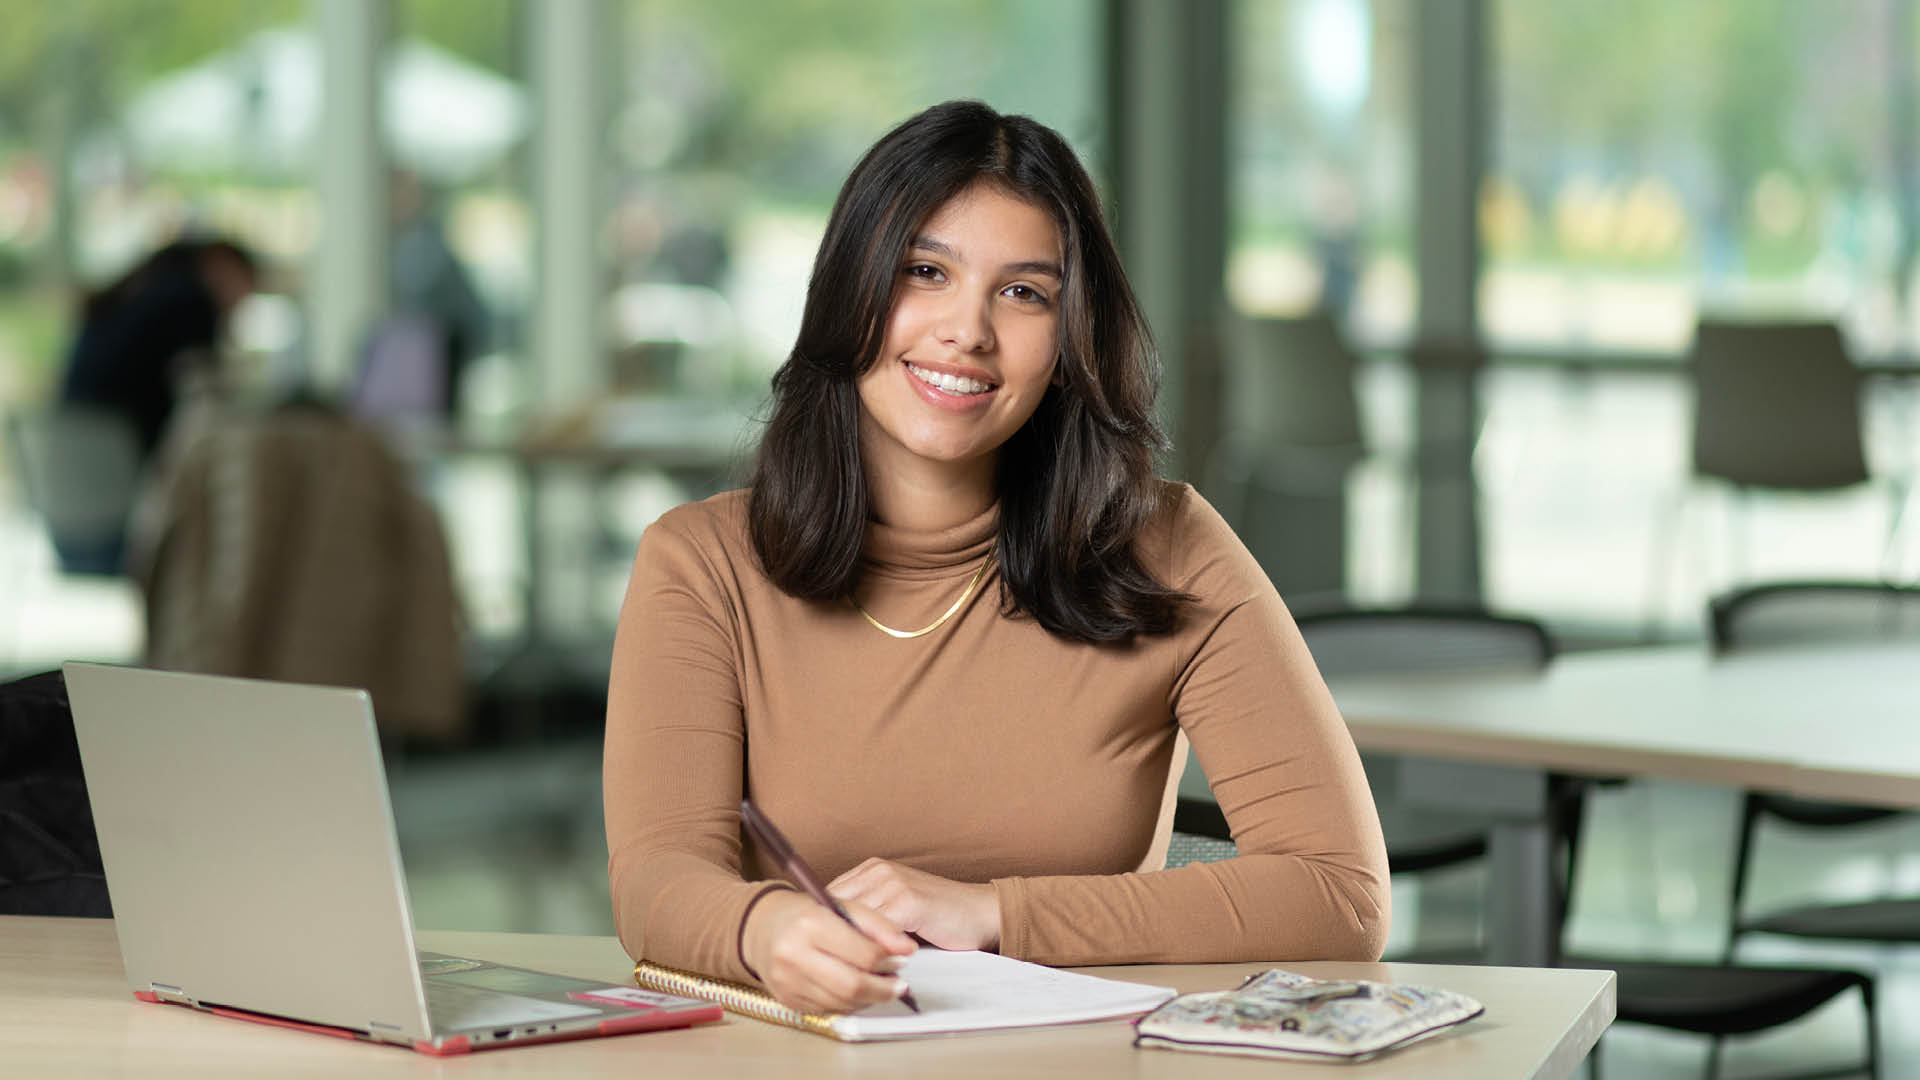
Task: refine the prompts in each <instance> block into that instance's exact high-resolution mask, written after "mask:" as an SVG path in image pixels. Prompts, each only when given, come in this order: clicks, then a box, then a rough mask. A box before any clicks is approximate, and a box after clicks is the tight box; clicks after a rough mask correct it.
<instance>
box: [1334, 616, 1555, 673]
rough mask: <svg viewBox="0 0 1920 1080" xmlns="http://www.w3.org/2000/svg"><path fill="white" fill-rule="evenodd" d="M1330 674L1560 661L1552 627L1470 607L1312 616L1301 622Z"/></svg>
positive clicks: (1525, 665) (1532, 665) (1521, 665)
mask: <svg viewBox="0 0 1920 1080" xmlns="http://www.w3.org/2000/svg"><path fill="white" fill-rule="evenodd" d="M1296 621H1297V622H1298V623H1299V626H1300V634H1301V636H1302V637H1304V638H1306V641H1307V648H1308V649H1309V650H1311V651H1312V653H1313V660H1314V663H1315V664H1317V665H1318V666H1319V668H1320V674H1321V675H1323V676H1337V675H1357V674H1362V673H1366V672H1410V671H1439V670H1445V669H1451V668H1482V669H1484V668H1499V667H1513V668H1537V667H1541V666H1543V665H1544V664H1546V662H1547V661H1548V660H1551V659H1552V658H1553V654H1554V644H1553V638H1552V636H1551V635H1550V634H1548V633H1547V630H1546V627H1544V626H1542V625H1541V624H1540V623H1539V622H1537V621H1536V620H1533V619H1529V618H1524V617H1522V616H1517V615H1495V614H1491V613H1489V612H1485V611H1479V610H1475V609H1470V608H1459V609H1456V608H1430V607H1406V608H1376V609H1355V610H1342V611H1323V612H1309V613H1305V614H1302V615H1300V616H1299V617H1298V619H1297V620H1296Z"/></svg>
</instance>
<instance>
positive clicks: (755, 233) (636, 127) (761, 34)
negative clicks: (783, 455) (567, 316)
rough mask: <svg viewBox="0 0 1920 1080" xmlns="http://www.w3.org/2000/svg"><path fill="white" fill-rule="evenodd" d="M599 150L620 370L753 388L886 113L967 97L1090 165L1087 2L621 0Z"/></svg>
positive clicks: (624, 378)
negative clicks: (605, 142)
mask: <svg viewBox="0 0 1920 1080" xmlns="http://www.w3.org/2000/svg"><path fill="white" fill-rule="evenodd" d="M625 10H626V16H627V18H626V27H625V32H624V34H623V41H624V44H625V55H624V57H623V60H622V64H621V69H622V70H621V85H620V92H619V100H618V105H617V109H616V114H615V118H614V124H613V132H612V136H611V139H610V145H609V150H610V155H609V156H610V160H609V161H608V166H609V168H610V169H611V170H612V175H613V176H614V185H615V191H614V203H613V208H612V212H611V217H610V218H609V221H608V228H607V242H608V245H609V250H610V254H611V257H612V259H613V276H614V279H615V289H614V293H613V296H612V298H611V303H612V307H611V322H612V325H613V327H614V332H615V335H616V337H615V349H616V354H615V377H616V381H617V382H619V383H620V384H621V385H623V386H625V387H630V388H633V389H636V390H641V391H646V392H667V393H705V394H714V393H723V394H724V393H735V394H739V393H744V394H747V395H757V394H761V393H764V391H765V388H766V380H767V376H768V375H769V374H771V373H772V370H773V368H774V367H775V366H777V365H778V363H779V362H780V360H781V359H783V358H784V357H785V354H786V351H787V349H788V348H790V347H791V346H792V344H793V335H794V332H795V330H796V329H797V328H798V326H799V314H800V308H801V303H802V301H803V299H804V297H805V292H806V281H807V273H808V270H809V268H810V266H811V263H812V258H813V252H814V248H815V246H816V245H817V244H818V242H819V238H820V234H821V232H822V230H823V229H824V228H825V225H826V218H827V212H828V211H829V209H830V208H831V206H832V203H833V197H834V194H835V192H836V191H837V190H838V188H839V186H840V182H841V181H842V180H843V179H844V178H845V176H846V174H847V172H848V170H849V169H851V168H852V166H853V164H854V162H855V160H856V159H857V157H858V155H859V154H860V152H861V151H862V150H864V149H865V148H866V147H867V146H868V145H869V144H871V143H872V142H873V141H874V140H875V139H876V138H878V137H879V136H880V135H881V134H882V133H884V132H885V131H886V130H887V129H888V128H889V127H891V126H893V125H894V124H896V123H898V122H900V121H902V120H904V119H906V118H907V117H908V116H910V115H912V114H913V113H914V112H917V111H918V110H920V109H922V108H925V107H926V106H928V105H932V104H935V103H937V102H940V101H943V100H946V99H949V98H962V97H965V98H980V99H983V100H985V101H987V102H988V103H989V104H991V105H993V106H994V107H996V108H998V109H1001V110H1003V111H1008V112H1018V113H1026V114H1029V115H1032V116H1034V117H1035V118H1036V119H1039V120H1041V121H1042V122H1044V123H1047V124H1049V125H1052V126H1053V127H1055V128H1057V129H1059V130H1060V131H1061V132H1062V133H1063V134H1064V135H1066V136H1067V137H1068V138H1069V139H1070V140H1072V141H1073V143H1074V144H1075V146H1076V148H1077V149H1078V150H1079V151H1080V152H1081V154H1082V155H1083V156H1084V157H1086V158H1088V159H1089V162H1090V164H1094V165H1096V166H1097V163H1098V161H1099V157H1100V152H1101V150H1102V142H1101V140H1102V136H1103V134H1104V132H1103V128H1102V124H1101V121H1100V109H1099V97H1098V95H1099V88H1100V72H1099V70H1098V68H1097V63H1098V48H1099V40H1100V34H1099V23H1098V17H1099V10H1100V9H1099V6H1098V5H1097V4H1096V3H1094V2H1092V0H1067V2H1059V3H1044V4H1033V3H1024V4H1023V3H1011V2H1006V0H995V2H990V3H969V4H921V3H871V2H865V0H814V2H810V3H795V4H762V3H757V2H753V0H718V2H715V0H630V2H629V3H628V4H627V5H626V9H625Z"/></svg>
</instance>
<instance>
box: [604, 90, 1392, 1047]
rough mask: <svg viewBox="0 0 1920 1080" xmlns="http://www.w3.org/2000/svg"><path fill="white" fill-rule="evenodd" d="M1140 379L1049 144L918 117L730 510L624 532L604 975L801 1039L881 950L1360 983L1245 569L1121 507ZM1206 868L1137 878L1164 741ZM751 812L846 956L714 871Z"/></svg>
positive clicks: (1118, 287) (1061, 145)
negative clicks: (1188, 777)
mask: <svg viewBox="0 0 1920 1080" xmlns="http://www.w3.org/2000/svg"><path fill="white" fill-rule="evenodd" d="M1155 379H1156V365H1155V360H1154V356H1153V352H1152V347H1151V343H1150V341H1149V338H1148V334H1147V329H1146V326H1145V324H1144V322H1143V320H1142V319H1141V316H1140V313H1139V310H1138V308H1137V307H1136V305H1135V303H1134V300H1133V296H1132V293H1131V291H1130V290H1129V288H1128V286H1127V282H1126V278H1125V276H1124V275H1123V273H1122V271H1121V269H1120V262H1119V258H1118V256H1117V255H1116V253H1115V251H1114V247H1113V243H1112V241H1111V239H1110V238H1109V237H1108V235H1107V231H1106V226H1105V224H1104V222H1103V221H1102V218H1101V214H1100V210H1099V205H1098V202H1097V199H1096V196H1095V194H1094V189H1093V185H1092V183H1091V182H1090V181H1089V180H1088V178H1087V175H1086V173H1085V171H1084V170H1083V169H1082V168H1081V167H1080V165H1079V163H1078V161H1077V160H1075V158H1074V156H1073V153H1072V151H1071V150H1070V149H1069V148H1068V147H1067V145H1066V143H1065V141H1064V140H1062V139H1061V138H1060V136H1059V135H1057V134H1056V133H1054V132H1053V131H1051V130H1049V129H1048V128H1046V127H1044V126H1042V125H1040V124H1038V123H1035V122H1034V121H1032V120H1030V119H1027V118H1025V117H1019V116H1003V115H1001V114H999V113H996V112H994V111H993V110H992V109H990V108H988V107H987V106H985V105H981V104H979V103H977V102H955V103H949V104H946V105H940V106H936V107H935V108H932V109H929V110H927V111H926V112H923V113H921V114H920V115H918V116H916V117H914V118H912V119H911V120H908V121H907V122H906V123H904V124H902V125H901V126H900V127H898V128H896V129H894V130H893V131H892V132H890V133H889V134H888V135H886V136H885V137H884V138H882V139H881V140H880V142H879V143H877V144H876V145H875V146H874V147H873V149H872V150H870V151H869V152H868V153H867V155H866V157H865V158H864V159H862V161H861V162H860V164H859V165H858V166H856V167H855V168H854V171H853V174H852V175H851V176H850V177H849V178H848V180H847V182H846V185H845V187H844V188H843V189H842V190H841V192H840V197H839V199H838V201H837V202H836V203H835V205H834V209H833V214H832V216H831V218H830V219H829V221H828V224H827V232H826V237H825V239H824V240H823V241H822V242H821V245H820V252H819V255H818V258H817V260H816V262H815V264H814V271H813V279H812V283H811V285H810V286H809V289H808V294H807V303H806V309H805V314H804V316H803V319H802V323H801V328H800V334H799V339H798V340H797V341H796V343H795V345H794V348H793V352H792V354H791V355H790V356H789V357H788V358H787V361H786V363H785V365H784V366H783V367H782V368H781V369H780V371H779V372H778V374H776V375H775V376H774V380H773V403H772V414H771V417H770V418H769V420H768V423H767V427H766V431H765V433H764V436H763V438H762V441H761V444H760V450H759V458H758V465H757V468H756V471H755V474H754V478H753V482H752V486H751V488H749V489H748V490H746V491H738V492H729V493H726V494H723V495H718V496H715V497H714V498H712V499H708V500H706V501H705V502H702V503H697V504H692V505H688V506H682V507H680V508H678V509H676V510H674V511H672V512H670V513H668V514H666V515H665V516H663V517H662V518H661V519H660V520H659V521H658V522H657V523H655V524H654V525H653V526H652V527H651V528H649V529H648V530H647V532H646V534H645V535H644V537H643V538H642V539H641V542H640V550H639V554H638V557H637V559H636V561H635V564H634V569H633V576H632V579H631V581H630V583H629V586H628V591H627V598H626V603H625V607H624V608H623V610H622V613H621V618H620V628H619V632H618V634H617V637H616V639H615V643H614V656H613V675H612V681H611V685H610V687H609V690H608V715H607V743H606V763H605V769H606V778H605V779H606V786H605V797H606V813H607V838H608V847H609V849H610V851H611V853H612V858H611V860H610V864H609V867H610V874H611V878H612V886H613V898H614V909H615V921H616V923H617V925H618V927H619V931H620V936H621V940H622V941H623V942H624V943H625V945H626V947H627V949H628V950H629V952H631V954H632V955H633V956H635V957H636V958H639V957H644V958H646V959H648V960H651V961H654V962H656V963H661V964H666V965H670V966H673V967H679V968H685V969H691V970H694V971H699V972H703V973H707V974H712V975H718V976H721V977H723V978H731V979H735V980H741V981H752V980H758V981H760V982H762V983H764V985H766V986H767V987H768V989H769V990H771V991H772V992H773V993H774V994H775V995H776V996H777V997H779V998H780V999H781V1000H783V1001H785V1002H787V1003H788V1004H790V1005H793V1006H795V1007H798V1008H802V1009H807V1010H811V1011H840V1010H845V1009H850V1008H856V1007H858V1006H860V1005H862V1004H866V1003H870V1002H875V1001H880V1000H884V999H886V998H889V997H892V996H893V995H894V994H895V993H896V991H897V989H898V980H896V979H894V978H893V977H892V976H891V972H892V971H893V970H894V960H893V957H894V956H896V955H900V954H905V953H907V952H911V951H912V950H913V948H914V947H915V946H914V942H913V940H912V939H911V938H909V937H908V936H907V935H908V934H913V935H917V936H918V937H919V938H920V939H921V940H923V941H925V942H927V943H929V944H931V945H935V946H938V947H941V948H952V949H976V948H978V949H997V950H999V951H1000V952H1002V953H1005V954H1007V955H1010V956H1016V957H1020V958H1023V959H1028V960H1035V961H1039V962H1043V963H1051V964H1062V965H1066V964H1098V963H1122V962H1132V961H1161V962H1177V961H1188V962H1202V961H1227V960H1288V959H1294V960H1301V959H1309V958H1339V959H1350V960H1358V959H1372V958H1374V957H1376V956H1377V955H1378V953H1379V950H1380V946H1381V943H1382V941H1383V940H1384V939H1385V937H1386V931H1387V917H1388V889H1387V871H1386V855H1385V849H1384V846H1383V844H1382V842H1381V838H1380V827H1379V822H1378V820H1377V818H1376V817H1375V814H1374V809H1373V804H1372V801H1371V797H1370V795H1369V793H1368V790H1367V785H1366V780H1365V777H1364V775H1363V774H1362V772H1361V770H1360V764H1359V759H1358V757H1357V755H1356V754H1355V752H1354V748H1353V744H1352V741H1351V740H1350V739H1349V737H1348V735H1347V731H1346V727H1345V725H1344V723H1343V722H1342V721H1341V719H1340V715H1339V713H1338V712H1337V711H1336V709H1335V708H1334V704H1333V701H1332V699H1331V697H1330V696H1329V695H1328V693H1327V690H1326V687H1325V684H1324V683H1323V682H1322V681H1321V679H1320V676H1319V674H1318V673H1317V672H1316V670H1315V669H1314V665H1313V661H1312V659H1311V657H1309V655H1308V653H1307V650H1306V647H1305V646H1304V645H1303V644H1302V642H1301V639H1300V635H1299V632H1298V631H1297V630H1296V629H1295V628H1294V625H1293V621H1292V619H1291V618H1290V617H1289V616H1288V614H1287V610H1286V607H1285V606H1284V605H1283V604H1282V603H1281V601H1280V597H1279V596H1278V595H1277V594H1276V593H1275V592H1274V589H1273V586H1272V585H1271V584H1269V583H1268V581H1267V579H1266V577H1265V575H1264V574H1262V573H1261V570H1260V567H1259V565H1258V564H1257V563H1256V562H1255V561H1254V560H1253V558H1252V557H1251V556H1250V555H1249V554H1248V553H1247V551H1246V549H1245V548H1244V547H1243V546H1242V545H1241V544H1240V543H1239V541H1238V540H1236V539H1235V538H1234V536H1233V534H1232V532H1231V531H1230V530H1229V529H1228V528H1227V526H1226V524H1225V523H1224V522H1223V521H1222V520H1221V519H1220V517H1219V515H1217V514H1216V513H1215V512H1214V511H1213V510H1212V508H1210V507H1209V506H1207V505H1206V503H1205V502H1204V501H1203V500H1202V499H1201V498H1200V496H1199V495H1198V494H1196V493H1195V492H1194V491H1193V490H1192V489H1191V488H1188V487H1185V486H1184V485H1175V484H1170V483H1167V482H1165V481H1162V480H1160V479H1158V478H1156V477H1155V475H1154V472H1153V453H1154V451H1155V450H1156V449H1158V448H1159V447H1160V446H1161V444H1162V438H1161V435H1160V431H1159V428H1158V426H1157V425H1156V423H1155V421H1154V416H1153V394H1154V387H1155ZM1180 729H1184V730H1185V731H1186V732H1187V734H1188V735H1189V736H1190V738H1191V740H1192V745H1193V748H1194V750H1195V752H1196V753H1197V754H1198V755H1199V760H1200V763H1201V764H1202V766H1203V767H1204V768H1205V769H1206V771H1207V775H1208V776H1209V777H1210V778H1211V780H1212V783H1213V788H1214V792H1215V794H1216V796H1217V797H1218V799H1219V801H1220V805H1221V808H1222V809H1223V810H1224V811H1225V813H1226V815H1227V819H1228V821H1229V822H1230V823H1231V824H1232V826H1233V831H1234V835H1235V837H1236V839H1237V841H1238V844H1239V850H1240V855H1239V857H1237V858H1234V859H1229V860H1225V861H1222V862H1215V863H1207V864H1190V865H1187V866H1184V867H1180V868H1178V869H1174V870H1157V869H1146V870H1143V867H1142V863H1143V860H1144V859H1145V858H1146V857H1147V855H1148V854H1149V851H1150V850H1151V849H1152V848H1153V845H1154V841H1155V839H1156V830H1157V829H1159V828H1162V827H1163V826H1162V824H1161V822H1160V820H1159V819H1160V808H1161V803H1162V798H1161V796H1162V793H1163V791H1164V790H1165V787H1166V783H1167V779H1168V770H1169V767H1170V760H1171V757H1172V753H1173V749H1174V746H1175V736H1176V733H1177V731H1178V730H1180ZM743 795H744V796H750V797H751V798H752V799H754V801H755V802H756V804H757V805H759V806H760V807H761V809H763V810H764V811H766V813H767V816H768V817H769V818H771V819H772V820H773V821H775V822H776V823H778V825H779V826H780V827H781V828H782V829H783V830H784V831H785V832H786V833H787V836H788V838H789V839H790V840H791V841H792V842H793V844H794V846H795V847H796V848H797V849H798V850H799V852H800V854H801V855H802V856H803V857H804V858H806V859H807V860H808V861H809V862H810V863H811V864H812V866H813V867H814V869H815V870H816V871H817V872H819V873H820V874H821V875H822V876H823V877H825V878H828V879H831V880H830V885H829V888H830V889H831V890H832V891H833V892H834V893H835V894H836V895H837V896H839V897H840V898H841V899H842V900H843V901H845V902H846V906H847V907H848V908H849V910H850V911H851V912H852V913H853V915H854V917H855V919H856V920H857V921H858V922H859V924H860V926H861V928H862V930H863V931H864V933H855V932H854V930H853V929H852V928H850V927H848V926H847V925H846V924H844V923H842V922H840V921H839V920H838V919H836V918H835V917H834V916H833V915H832V914H831V913H829V912H827V911H826V910H825V909H823V908H821V907H820V906H819V905H817V904H815V903H814V902H813V901H812V900H810V899H808V898H807V897H806V896H805V895H804V894H802V893H799V892H796V891H793V890H791V889H788V888H785V887H784V886H783V885H781V884H780V883H779V875H778V872H777V871H776V870H775V869H773V868H772V867H770V866H769V864H768V862H767V861H766V860H765V859H764V858H763V857H762V855H761V853H760V852H758V851H756V850H755V849H754V847H753V846H752V845H751V843H748V842H744V841H743V838H742V833H741V824H740V816H739V810H738V807H739V802H740V799H741V798H742V796H743Z"/></svg>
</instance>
